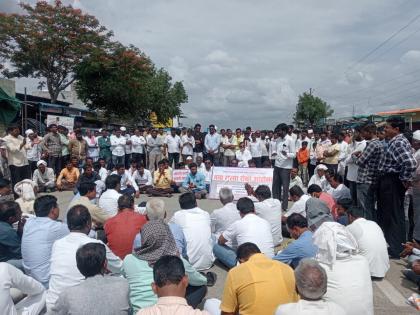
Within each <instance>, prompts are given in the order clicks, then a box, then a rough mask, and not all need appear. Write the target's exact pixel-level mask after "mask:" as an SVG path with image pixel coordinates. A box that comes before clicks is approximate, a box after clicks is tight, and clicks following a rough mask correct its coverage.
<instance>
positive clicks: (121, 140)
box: [111, 129, 126, 166]
mask: <svg viewBox="0 0 420 315" xmlns="http://www.w3.org/2000/svg"><path fill="white" fill-rule="evenodd" d="M125 143H126V139H125V137H123V136H122V135H121V130H118V129H117V130H115V135H112V136H111V150H112V151H111V153H112V164H113V166H115V165H117V164H124V165H125Z"/></svg>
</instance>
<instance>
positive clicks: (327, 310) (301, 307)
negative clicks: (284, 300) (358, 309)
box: [275, 258, 346, 315]
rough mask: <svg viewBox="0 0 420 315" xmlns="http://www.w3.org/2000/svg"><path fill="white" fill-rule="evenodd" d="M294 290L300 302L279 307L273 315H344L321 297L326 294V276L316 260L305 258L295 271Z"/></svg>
mask: <svg viewBox="0 0 420 315" xmlns="http://www.w3.org/2000/svg"><path fill="white" fill-rule="evenodd" d="M295 279H296V289H297V291H298V293H299V296H300V300H299V301H298V302H296V303H289V304H283V305H280V306H279V307H278V308H277V310H276V312H275V315H303V314H314V315H345V314H346V312H345V311H344V309H343V308H342V307H341V306H339V305H338V304H336V303H334V302H332V301H326V300H324V299H323V298H322V297H323V296H324V294H325V293H326V292H327V283H328V280H327V274H326V273H325V270H324V268H322V267H321V266H320V265H319V263H318V262H317V261H316V260H312V259H308V258H305V259H303V260H301V262H300V263H299V265H298V267H297V268H296V270H295Z"/></svg>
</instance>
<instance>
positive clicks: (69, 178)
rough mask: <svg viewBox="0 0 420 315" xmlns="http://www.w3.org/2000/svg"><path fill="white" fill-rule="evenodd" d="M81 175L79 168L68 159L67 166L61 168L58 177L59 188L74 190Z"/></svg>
mask: <svg viewBox="0 0 420 315" xmlns="http://www.w3.org/2000/svg"><path fill="white" fill-rule="evenodd" d="M79 176H80V172H79V169H78V168H77V167H74V166H73V163H72V162H71V160H70V161H68V162H67V164H66V167H65V168H64V169H62V170H61V172H60V175H58V177H57V188H58V190H74V188H75V187H76V183H77V181H78V180H79Z"/></svg>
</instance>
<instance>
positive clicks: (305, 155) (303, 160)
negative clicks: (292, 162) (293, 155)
mask: <svg viewBox="0 0 420 315" xmlns="http://www.w3.org/2000/svg"><path fill="white" fill-rule="evenodd" d="M297 160H298V162H299V164H303V165H308V161H309V150H308V148H306V149H304V148H300V149H299V151H298V152H297Z"/></svg>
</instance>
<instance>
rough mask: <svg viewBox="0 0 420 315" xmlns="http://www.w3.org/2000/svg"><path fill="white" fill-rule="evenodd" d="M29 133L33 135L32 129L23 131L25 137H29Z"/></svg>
mask: <svg viewBox="0 0 420 315" xmlns="http://www.w3.org/2000/svg"><path fill="white" fill-rule="evenodd" d="M31 133H34V131H33V130H32V129H28V130H26V131H25V135H27V136H29V135H30V134H31Z"/></svg>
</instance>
